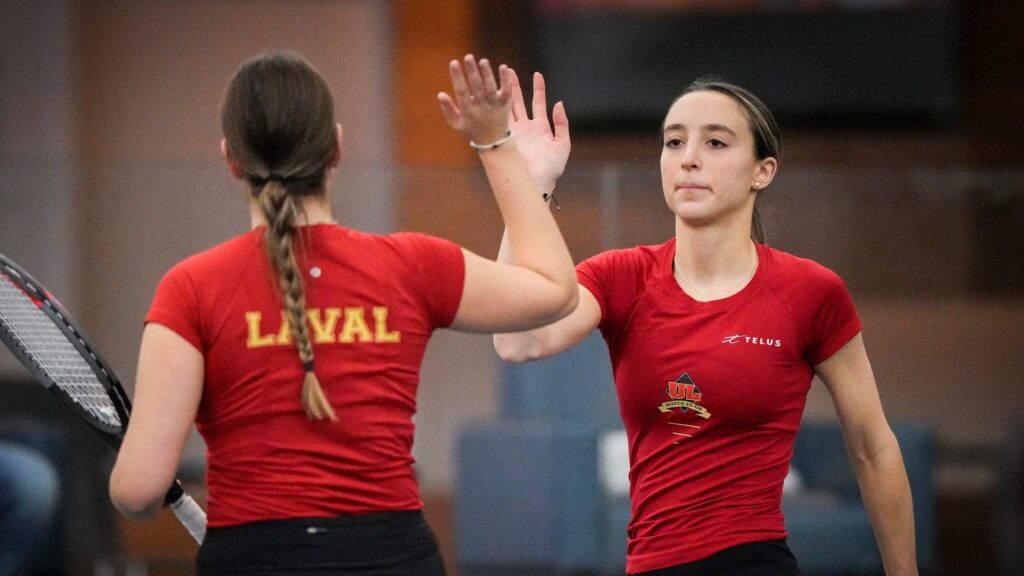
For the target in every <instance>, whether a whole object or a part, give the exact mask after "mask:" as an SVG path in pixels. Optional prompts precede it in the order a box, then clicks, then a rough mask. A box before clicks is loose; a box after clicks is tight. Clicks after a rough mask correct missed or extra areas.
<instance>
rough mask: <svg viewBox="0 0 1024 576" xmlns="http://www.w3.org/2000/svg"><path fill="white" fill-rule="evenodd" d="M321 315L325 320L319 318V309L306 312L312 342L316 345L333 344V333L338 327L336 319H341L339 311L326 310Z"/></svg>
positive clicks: (336, 309) (337, 309)
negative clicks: (310, 327) (311, 329)
mask: <svg viewBox="0 0 1024 576" xmlns="http://www.w3.org/2000/svg"><path fill="white" fill-rule="evenodd" d="M323 313H324V315H325V316H326V318H321V316H320V310H319V309H313V310H309V311H308V315H309V323H310V324H311V325H312V326H313V341H314V342H316V343H317V344H330V343H331V342H334V332H335V330H336V329H337V327H338V318H341V309H340V308H328V309H326V310H324V311H323Z"/></svg>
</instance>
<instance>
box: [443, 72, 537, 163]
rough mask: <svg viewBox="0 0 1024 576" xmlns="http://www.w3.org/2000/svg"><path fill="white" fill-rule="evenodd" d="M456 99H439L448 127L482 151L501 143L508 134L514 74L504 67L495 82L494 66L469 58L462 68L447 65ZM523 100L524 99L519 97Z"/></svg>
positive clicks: (446, 95) (447, 96) (444, 94)
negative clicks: (481, 148) (491, 145)
mask: <svg viewBox="0 0 1024 576" xmlns="http://www.w3.org/2000/svg"><path fill="white" fill-rule="evenodd" d="M448 73H449V75H450V76H451V79H452V92H453V93H454V95H455V96H454V98H453V97H452V96H449V95H448V94H447V93H445V92H441V93H439V94H438V95H437V99H438V101H439V102H440V104H441V112H442V113H443V114H444V118H445V120H447V121H448V125H449V126H451V127H452V128H454V129H455V130H457V131H458V132H460V133H461V134H462V135H463V136H465V137H466V138H469V140H470V142H471V143H473V144H476V145H477V146H474V147H477V148H478V149H479V148H480V147H484V148H486V146H487V145H489V144H493V143H495V142H499V141H502V139H504V138H506V136H507V135H508V133H509V118H510V116H511V113H510V111H509V100H510V91H509V86H510V85H511V83H512V79H513V77H514V76H513V73H512V70H511V69H510V68H508V67H507V66H505V65H504V64H502V65H501V66H500V67H499V68H498V75H499V78H497V79H496V78H495V76H494V71H493V70H492V69H491V63H490V61H488V60H487V59H486V58H481V59H480V60H479V61H478V60H477V59H476V57H474V56H473V55H472V54H467V55H466V56H465V58H463V61H462V63H461V64H460V63H459V61H458V60H452V61H451V62H449V63H448ZM520 99H522V95H520Z"/></svg>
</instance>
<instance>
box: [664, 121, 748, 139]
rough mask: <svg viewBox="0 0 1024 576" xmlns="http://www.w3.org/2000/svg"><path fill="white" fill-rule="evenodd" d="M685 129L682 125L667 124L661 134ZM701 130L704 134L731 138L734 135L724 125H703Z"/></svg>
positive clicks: (730, 129)
mask: <svg viewBox="0 0 1024 576" xmlns="http://www.w3.org/2000/svg"><path fill="white" fill-rule="evenodd" d="M685 128H686V127H685V126H683V125H682V124H669V125H668V126H665V128H663V129H662V131H661V132H662V133H663V134H664V133H665V132H668V131H669V130H683V129H685ZM701 130H702V131H704V132H725V133H727V134H731V135H733V136H735V135H736V133H735V132H733V130H732V128H729V127H728V126H726V125H724V124H705V125H704V126H701Z"/></svg>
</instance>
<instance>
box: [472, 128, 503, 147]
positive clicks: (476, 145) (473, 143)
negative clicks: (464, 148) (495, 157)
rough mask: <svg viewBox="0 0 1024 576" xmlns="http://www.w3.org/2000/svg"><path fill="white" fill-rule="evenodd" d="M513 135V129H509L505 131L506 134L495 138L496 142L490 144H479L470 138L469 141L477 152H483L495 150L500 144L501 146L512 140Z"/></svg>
mask: <svg viewBox="0 0 1024 576" xmlns="http://www.w3.org/2000/svg"><path fill="white" fill-rule="evenodd" d="M512 136H513V134H512V131H511V130H509V131H508V132H506V133H505V135H504V136H502V137H501V138H498V139H497V140H495V141H494V142H491V143H490V144H477V143H476V142H474V141H472V140H470V141H469V146H470V148H472V149H474V150H476V151H477V152H483V151H485V150H494V149H495V148H497V147H498V146H501V145H502V144H504V143H505V142H508V141H509V140H511V139H512Z"/></svg>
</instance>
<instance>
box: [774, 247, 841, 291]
mask: <svg viewBox="0 0 1024 576" xmlns="http://www.w3.org/2000/svg"><path fill="white" fill-rule="evenodd" d="M760 255H761V257H762V258H765V260H766V264H767V271H768V275H769V278H770V279H771V280H773V284H774V285H775V286H776V287H786V288H789V289H792V290H800V291H807V290H812V291H813V290H829V289H835V288H837V287H840V288H843V289H844V290H845V284H844V282H843V280H842V278H840V277H839V275H838V274H836V273H835V272H833V271H832V270H831V269H829V268H827V267H825V266H824V265H822V264H819V263H818V262H815V261H814V260H811V259H809V258H802V257H800V256H796V255H794V254H790V253H789V252H784V251H782V250H779V249H776V248H772V247H770V246H766V245H763V244H762V245H760Z"/></svg>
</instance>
